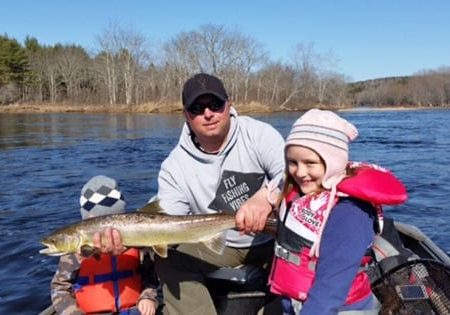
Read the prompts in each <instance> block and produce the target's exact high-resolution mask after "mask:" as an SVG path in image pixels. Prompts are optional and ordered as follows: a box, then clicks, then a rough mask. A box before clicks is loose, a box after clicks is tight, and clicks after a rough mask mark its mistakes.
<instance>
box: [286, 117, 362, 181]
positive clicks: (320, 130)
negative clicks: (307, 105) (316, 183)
mask: <svg viewBox="0 0 450 315" xmlns="http://www.w3.org/2000/svg"><path fill="white" fill-rule="evenodd" d="M357 136H358V130H357V129H356V127H355V126H354V125H353V124H351V123H350V122H348V121H347V120H345V119H344V118H342V117H340V116H338V115H336V114H335V113H333V112H331V111H328V110H320V109H311V110H309V111H307V112H306V113H305V114H303V115H302V116H301V117H300V118H299V119H297V121H296V122H295V123H294V125H293V126H292V129H291V132H290V133H289V135H288V137H287V140H286V148H287V147H288V146H290V145H299V146H303V147H307V148H309V149H312V150H314V151H315V152H316V153H317V154H319V155H320V157H321V158H322V159H323V160H324V161H325V167H326V170H325V176H324V178H323V180H322V186H323V187H324V188H326V189H331V188H332V187H333V186H335V185H337V184H338V183H339V182H340V181H341V179H342V178H343V177H344V176H345V168H346V166H347V163H348V143H349V142H350V141H352V140H354V139H355V138H356V137H357Z"/></svg>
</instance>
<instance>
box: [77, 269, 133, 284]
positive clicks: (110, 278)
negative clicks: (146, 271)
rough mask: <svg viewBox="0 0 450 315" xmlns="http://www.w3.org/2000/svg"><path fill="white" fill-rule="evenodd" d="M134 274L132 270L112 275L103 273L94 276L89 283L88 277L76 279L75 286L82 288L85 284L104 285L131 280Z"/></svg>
mask: <svg viewBox="0 0 450 315" xmlns="http://www.w3.org/2000/svg"><path fill="white" fill-rule="evenodd" d="M134 274H135V272H134V271H133V270H123V271H117V272H115V273H114V272H112V273H104V274H100V275H96V276H94V279H93V281H92V283H91V281H89V276H81V277H78V279H77V284H78V285H80V286H84V285H87V284H90V283H91V284H98V283H104V282H108V281H118V280H122V279H126V278H131V277H132V276H133V275H134Z"/></svg>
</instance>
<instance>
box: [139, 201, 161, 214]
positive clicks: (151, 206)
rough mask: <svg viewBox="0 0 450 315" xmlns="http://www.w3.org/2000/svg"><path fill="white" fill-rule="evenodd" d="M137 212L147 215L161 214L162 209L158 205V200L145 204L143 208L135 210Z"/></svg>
mask: <svg viewBox="0 0 450 315" xmlns="http://www.w3.org/2000/svg"><path fill="white" fill-rule="evenodd" d="M137 211H138V212H143V213H147V214H161V213H163V212H164V209H163V208H161V206H160V205H159V200H158V199H156V200H153V201H152V202H150V203H148V204H146V205H145V206H144V207H142V208H140V209H138V210H137Z"/></svg>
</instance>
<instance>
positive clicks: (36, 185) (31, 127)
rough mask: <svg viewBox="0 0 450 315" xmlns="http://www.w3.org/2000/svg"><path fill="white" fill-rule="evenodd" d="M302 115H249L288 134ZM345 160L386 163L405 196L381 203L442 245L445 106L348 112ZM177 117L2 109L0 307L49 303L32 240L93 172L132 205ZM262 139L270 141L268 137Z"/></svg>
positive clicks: (446, 197) (74, 203) (448, 122)
mask: <svg viewBox="0 0 450 315" xmlns="http://www.w3.org/2000/svg"><path fill="white" fill-rule="evenodd" d="M299 115H300V113H277V114H269V115H252V116H253V117H255V118H258V119H261V120H263V121H266V122H268V123H270V124H272V125H273V126H274V127H275V128H277V129H278V130H279V131H280V133H281V134H282V135H283V136H286V135H287V134H288V132H289V129H290V127H291V125H292V123H293V122H294V121H295V119H297V118H298V117H299ZM341 115H343V116H344V117H346V118H348V119H349V120H351V121H352V122H353V123H354V124H355V125H356V126H357V127H358V129H359V132H360V136H359V137H358V139H357V140H356V141H355V142H354V143H353V144H352V145H351V159H353V160H358V161H367V162H373V163H377V164H380V165H382V166H384V167H386V168H388V169H391V170H393V171H394V172H395V174H396V175H397V176H398V177H399V178H400V179H402V180H403V182H404V183H405V185H406V186H407V189H408V193H409V200H408V201H407V202H406V203H405V204H404V205H402V206H398V207H387V208H386V209H385V210H386V212H387V213H388V214H389V215H391V216H393V217H394V218H396V219H398V220H401V221H404V222H406V223H410V224H413V225H416V226H418V227H419V228H420V229H421V230H422V231H423V232H424V233H426V234H427V235H428V236H429V237H431V239H432V240H433V241H435V242H436V243H437V244H438V245H439V246H441V247H442V248H443V249H444V250H445V251H447V252H450V242H449V235H450V227H449V224H448V222H449V221H450V211H449V210H448V209H447V208H448V205H447V203H448V202H449V201H450V185H449V183H450V171H449V166H450V111H449V110H418V111H354V112H344V113H342V114H341ZM182 123H183V118H182V116H181V115H127V114H119V115H110V114H104V115H103V114H101V115H86V114H0V183H1V187H0V266H1V268H0V280H1V283H2V285H1V286H0V311H1V313H2V314H5V313H8V314H37V313H38V312H39V311H41V310H42V309H44V308H45V307H46V306H47V305H48V304H49V303H50V297H49V291H50V290H49V283H50V280H51V277H52V275H53V273H54V271H55V268H56V265H57V262H58V258H57V257H48V256H43V255H40V254H39V253H38V251H39V249H41V248H42V246H41V245H40V243H39V240H40V239H41V238H42V237H43V236H45V235H46V234H48V233H50V232H51V231H53V230H54V229H56V228H58V227H61V226H63V225H66V224H68V223H72V222H75V221H78V220H79V216H80V214H79V204H78V200H79V194H80V189H81V187H82V186H83V184H84V183H85V182H86V181H87V180H88V179H89V178H90V177H92V176H94V175H98V174H104V175H107V176H110V177H113V178H115V179H116V180H117V181H118V183H119V186H120V189H121V190H122V192H123V194H124V195H125V199H126V201H127V208H128V210H129V211H133V210H134V209H137V208H139V207H141V206H142V205H144V204H145V203H146V201H147V200H148V199H149V198H150V197H151V196H153V195H154V194H155V193H156V190H157V187H156V177H157V174H158V170H159V166H160V164H161V162H162V161H163V159H164V157H165V156H166V155H167V154H168V152H169V151H170V149H171V148H172V147H173V146H174V145H175V144H176V143H177V141H178V135H179V132H180V127H181V125H182ZM268 145H270V144H268Z"/></svg>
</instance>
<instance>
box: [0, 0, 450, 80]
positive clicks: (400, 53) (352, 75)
mask: <svg viewBox="0 0 450 315" xmlns="http://www.w3.org/2000/svg"><path fill="white" fill-rule="evenodd" d="M111 21H113V22H117V23H119V24H120V25H122V26H124V27H131V28H133V29H134V30H136V31H138V32H140V33H142V34H143V35H146V36H148V38H149V39H150V40H153V41H154V42H163V41H165V40H166V39H168V38H170V37H171V36H174V35H177V34H178V33H179V32H181V31H192V30H195V29H197V28H198V27H199V26H200V25H204V24H218V25H226V26H228V27H230V28H237V29H238V30H240V31H241V32H242V33H244V34H246V35H250V36H252V37H254V38H256V39H257V40H258V41H260V42H261V43H262V44H263V45H264V47H265V49H266V50H267V51H268V52H269V56H270V57H271V59H272V60H281V61H288V58H289V56H290V52H291V50H292V48H293V46H294V45H296V44H297V43H313V44H314V48H315V50H316V52H319V53H326V52H328V51H332V52H333V53H334V55H335V56H336V57H337V59H338V64H337V68H336V69H335V70H336V71H338V72H340V73H342V74H345V75H346V76H348V78H349V79H350V80H352V81H358V80H366V79H373V78H378V77H386V76H399V75H411V74H414V73H417V72H418V71H421V70H431V69H438V68H439V67H441V66H450V1H449V0H371V1H369V0H367V1H364V0H359V1H356V0H351V1H350V0H348V1H346V0H341V1H339V0H334V1H332V0H316V1H314V0H309V1H306V0H296V1H295V0H273V1H269V0H258V1H256V0H255V1H250V0H249V1H244V0H240V1H236V0H227V1H225V0H223V1H213V0H209V1H195V0H179V1H176V0H172V1H171V0H153V1H152V0H123V1H119V0H109V1H107V0H73V1H64V0H59V1H58V0H2V1H0V33H2V34H5V33H6V34H7V35H8V36H9V37H13V38H15V39H17V40H18V41H20V42H23V40H24V39H25V37H26V36H27V35H30V36H32V37H35V38H37V39H38V40H39V42H40V43H42V44H47V45H53V44H55V43H63V44H68V43H75V44H79V45H81V46H83V47H85V48H86V49H89V50H90V49H93V48H94V47H95V37H96V36H97V35H99V34H100V33H101V32H102V30H104V29H105V28H106V27H107V26H108V25H109V23H110V22H111Z"/></svg>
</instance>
